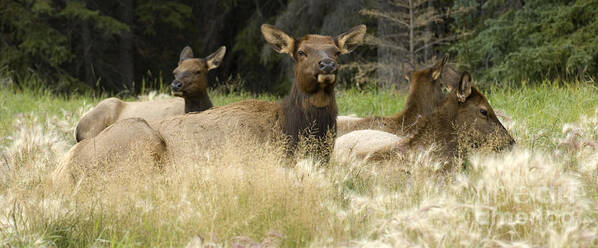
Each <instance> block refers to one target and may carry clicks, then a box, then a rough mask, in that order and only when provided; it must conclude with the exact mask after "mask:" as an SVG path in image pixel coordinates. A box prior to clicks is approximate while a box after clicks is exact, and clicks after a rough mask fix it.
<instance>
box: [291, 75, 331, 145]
mask: <svg viewBox="0 0 598 248" xmlns="http://www.w3.org/2000/svg"><path fill="white" fill-rule="evenodd" d="M329 87H330V92H327V93H329V94H330V97H331V99H332V102H331V104H329V105H328V106H326V107H323V108H316V107H314V106H311V105H310V104H309V102H308V97H309V96H308V95H307V94H306V93H303V92H301V91H300V90H299V89H297V86H296V83H293V86H292V88H291V92H290V94H289V95H288V96H287V97H285V98H284V99H283V100H282V102H281V105H282V113H281V115H282V131H283V133H284V135H286V136H287V139H288V143H287V145H288V149H289V151H293V150H294V149H295V148H296V146H297V143H298V142H299V137H301V136H303V137H310V138H315V139H316V141H317V142H318V143H320V142H325V140H326V138H327V135H328V134H329V132H330V135H332V137H335V136H336V116H337V115H338V108H337V106H336V100H335V98H334V92H333V89H332V86H329ZM320 145H325V144H324V143H321V144H318V146H320ZM319 148H322V149H324V147H319ZM319 148H318V149H319Z"/></svg>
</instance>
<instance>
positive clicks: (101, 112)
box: [75, 47, 226, 142]
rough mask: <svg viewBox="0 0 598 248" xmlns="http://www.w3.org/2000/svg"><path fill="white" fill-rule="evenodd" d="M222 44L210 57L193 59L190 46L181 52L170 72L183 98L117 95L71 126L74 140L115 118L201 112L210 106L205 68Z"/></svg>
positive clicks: (90, 134)
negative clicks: (128, 98)
mask: <svg viewBox="0 0 598 248" xmlns="http://www.w3.org/2000/svg"><path fill="white" fill-rule="evenodd" d="M225 52H226V48H225V47H221V48H220V49H218V51H216V52H215V53H213V54H211V55H210V56H208V57H206V58H204V59H200V58H193V52H192V50H191V48H189V47H185V48H184V49H183V51H182V52H181V55H180V59H179V64H178V66H177V68H176V69H175V70H174V71H173V74H174V78H175V80H174V81H173V84H174V83H175V82H179V83H181V85H183V87H182V89H181V90H180V91H176V92H173V93H174V94H175V95H176V96H181V97H182V98H183V99H180V98H174V99H166V100H154V101H147V102H124V101H122V100H120V99H118V98H114V97H113V98H108V99H106V100H103V101H101V102H100V103H98V105H97V106H96V107H95V108H93V109H92V110H90V111H89V112H87V113H86V114H85V115H84V116H83V117H82V118H81V120H79V123H77V127H76V129H75V139H76V140H77V142H79V141H82V140H84V139H88V138H91V137H94V136H96V135H97V134H99V133H100V132H101V131H102V130H104V129H105V128H106V127H108V126H110V125H111V124H112V123H115V122H116V121H118V120H122V119H127V118H133V117H139V118H143V119H146V120H159V119H163V118H166V117H170V116H175V115H181V114H184V113H188V112H201V111H204V110H206V109H209V108H211V107H212V102H211V101H210V98H209V97H208V92H207V87H208V79H207V73H208V70H211V69H214V68H216V67H218V64H219V63H220V61H221V60H222V58H223V56H224V53H225Z"/></svg>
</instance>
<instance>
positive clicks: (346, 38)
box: [334, 24, 367, 54]
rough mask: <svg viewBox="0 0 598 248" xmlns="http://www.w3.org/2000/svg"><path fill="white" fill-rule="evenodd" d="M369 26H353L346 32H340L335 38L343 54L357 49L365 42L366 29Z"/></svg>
mask: <svg viewBox="0 0 598 248" xmlns="http://www.w3.org/2000/svg"><path fill="white" fill-rule="evenodd" d="M366 30H367V28H366V27H365V25H363V24H361V25H357V26H355V27H353V28H351V29H350V30H349V31H347V32H346V33H343V34H340V35H339V36H337V37H336V38H335V39H334V40H335V41H336V45H337V46H338V47H339V48H340V52H341V54H347V53H350V52H352V51H353V50H355V48H357V47H358V46H359V44H361V42H363V37H364V36H365V31H366Z"/></svg>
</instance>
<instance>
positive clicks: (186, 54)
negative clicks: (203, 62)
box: [179, 46, 193, 64]
mask: <svg viewBox="0 0 598 248" xmlns="http://www.w3.org/2000/svg"><path fill="white" fill-rule="evenodd" d="M191 58H193V50H191V47H189V46H186V47H185V48H183V51H181V55H179V64H180V63H181V62H183V60H185V59H191Z"/></svg>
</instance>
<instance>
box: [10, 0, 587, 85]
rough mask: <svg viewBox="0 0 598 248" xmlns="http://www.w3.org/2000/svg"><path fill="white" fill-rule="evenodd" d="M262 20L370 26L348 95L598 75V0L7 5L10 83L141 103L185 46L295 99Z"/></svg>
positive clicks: (40, 0)
mask: <svg viewBox="0 0 598 248" xmlns="http://www.w3.org/2000/svg"><path fill="white" fill-rule="evenodd" d="M263 23H270V24H274V25H276V26H278V27H279V28H281V29H282V30H285V31H287V32H288V33H289V34H291V35H293V36H294V37H301V36H302V35H305V34H308V33H319V34H327V35H337V34H340V33H341V32H343V31H346V30H348V29H349V28H350V27H352V26H354V25H357V24H360V23H364V24H366V25H367V26H368V37H367V39H366V40H367V42H366V43H367V44H366V46H365V47H363V48H360V49H358V50H357V51H356V52H354V53H353V54H350V55H349V56H346V57H344V58H343V59H342V61H341V62H343V64H345V65H344V66H343V68H342V70H341V78H342V80H341V85H344V86H345V87H355V86H357V87H362V86H364V85H367V87H397V88H402V87H405V86H406V83H405V81H404V79H403V78H404V77H403V73H404V72H405V71H407V70H411V69H413V68H420V67H422V66H426V65H428V64H430V63H433V61H434V59H435V58H440V57H442V56H445V55H449V56H450V58H451V61H452V62H454V63H455V64H456V66H457V67H459V68H460V69H464V70H469V71H471V72H472V73H473V74H474V77H475V79H477V80H478V81H479V83H480V84H482V85H483V84H511V85H520V84H527V83H532V84H533V83H535V82H541V81H543V80H555V79H562V81H565V82H566V81H570V80H580V79H581V80H591V81H593V79H594V78H595V77H596V75H597V73H598V64H597V62H598V36H597V35H596V34H597V33H598V1H596V0H577V1H565V0H394V1H389V0H344V1H322V0H211V1H209V0H202V1H193V0H171V1H156V0H119V1H115V0H105V1H91V0H0V78H1V79H0V84H3V85H16V86H17V87H22V86H23V85H24V84H36V86H39V87H44V88H47V89H50V90H52V91H55V92H61V93H68V94H71V93H77V92H94V93H96V94H103V93H108V94H120V95H123V96H131V95H136V94H140V93H143V92H146V90H148V89H160V88H162V89H163V88H164V87H165V86H167V85H168V84H169V83H170V81H171V80H172V76H171V71H172V70H173V69H174V67H175V66H176V63H177V61H178V55H179V52H180V51H181V50H182V48H183V47H184V46H186V45H190V46H191V47H192V48H193V49H194V52H195V55H196V56H197V57H205V56H207V55H208V54H210V53H212V52H213V51H215V50H216V49H217V48H218V47H219V46H222V45H225V46H227V48H228V51H227V54H226V56H225V59H224V61H223V63H222V64H221V66H220V68H218V69H216V70H214V71H213V72H211V73H210V77H211V80H210V82H211V84H212V85H211V87H217V86H220V85H222V84H226V83H230V82H231V81H234V82H237V83H239V84H242V87H243V89H244V90H248V91H252V92H257V93H262V92H269V93H274V94H284V93H285V92H286V89H287V88H288V85H289V83H290V80H291V73H292V68H291V63H292V61H291V58H288V56H278V55H276V54H275V53H274V52H273V51H272V50H271V49H270V48H269V47H268V46H267V44H266V43H265V41H264V40H263V38H262V35H261V33H260V31H259V30H260V29H259V27H260V25H261V24H263ZM230 79H240V80H230Z"/></svg>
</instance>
